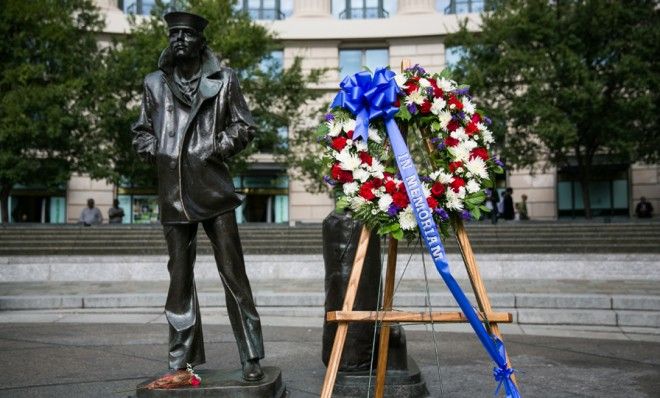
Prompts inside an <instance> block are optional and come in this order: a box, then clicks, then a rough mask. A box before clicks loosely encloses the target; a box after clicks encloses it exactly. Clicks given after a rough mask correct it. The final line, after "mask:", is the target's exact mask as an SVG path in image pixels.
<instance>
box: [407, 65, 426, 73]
mask: <svg viewBox="0 0 660 398" xmlns="http://www.w3.org/2000/svg"><path fill="white" fill-rule="evenodd" d="M405 72H412V73H417V74H419V75H424V74H426V71H425V70H424V68H422V67H421V66H419V64H415V66H411V67H410V68H407V69H405Z"/></svg>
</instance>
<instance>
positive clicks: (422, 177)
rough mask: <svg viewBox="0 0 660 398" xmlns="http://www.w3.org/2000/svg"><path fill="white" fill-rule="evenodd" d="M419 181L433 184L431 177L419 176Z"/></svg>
mask: <svg viewBox="0 0 660 398" xmlns="http://www.w3.org/2000/svg"><path fill="white" fill-rule="evenodd" d="M419 179H420V180H422V181H424V182H432V181H433V179H432V178H431V177H427V176H419Z"/></svg>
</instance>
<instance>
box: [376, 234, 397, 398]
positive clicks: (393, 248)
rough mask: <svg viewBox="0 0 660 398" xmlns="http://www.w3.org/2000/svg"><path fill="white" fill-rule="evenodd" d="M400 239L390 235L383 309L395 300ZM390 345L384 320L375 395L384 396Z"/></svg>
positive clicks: (377, 397)
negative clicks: (395, 280)
mask: <svg viewBox="0 0 660 398" xmlns="http://www.w3.org/2000/svg"><path fill="white" fill-rule="evenodd" d="M398 244H399V241H398V240H396V239H394V238H393V237H391V236H390V241H389V246H388V249H387V269H386V271H385V289H384V293H383V311H389V310H391V309H392V304H393V301H394V279H395V278H396V256H397V251H398V250H397V249H398ZM389 345H390V325H389V323H387V322H383V323H382V324H381V327H380V341H379V344H378V366H377V368H376V369H377V373H376V391H375V395H374V396H375V397H376V398H382V397H383V394H384V393H385V376H386V374H387V355H388V353H389Z"/></svg>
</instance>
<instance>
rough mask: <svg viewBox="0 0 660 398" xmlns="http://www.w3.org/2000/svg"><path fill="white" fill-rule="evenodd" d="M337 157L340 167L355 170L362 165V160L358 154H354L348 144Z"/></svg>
mask: <svg viewBox="0 0 660 398" xmlns="http://www.w3.org/2000/svg"><path fill="white" fill-rule="evenodd" d="M335 159H337V160H338V161H339V167H340V168H341V169H342V170H348V171H353V170H355V169H357V168H358V167H360V164H361V163H362V161H361V160H360V158H359V157H358V156H357V155H356V154H352V153H351V152H350V150H349V149H348V146H347V147H346V148H344V149H343V150H342V151H341V152H340V153H339V155H337V156H335Z"/></svg>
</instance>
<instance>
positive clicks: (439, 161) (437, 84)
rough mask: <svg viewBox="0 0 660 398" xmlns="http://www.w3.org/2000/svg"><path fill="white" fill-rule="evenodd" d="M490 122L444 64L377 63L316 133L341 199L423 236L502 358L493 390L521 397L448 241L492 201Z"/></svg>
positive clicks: (349, 86)
mask: <svg viewBox="0 0 660 398" xmlns="http://www.w3.org/2000/svg"><path fill="white" fill-rule="evenodd" d="M489 125H490V120H489V119H488V118H487V117H486V116H485V115H484V114H483V112H481V111H480V110H478V109H477V107H476V105H475V103H474V102H473V101H472V98H471V97H470V95H469V92H468V88H467V87H463V86H459V85H457V84H456V83H455V82H454V81H452V80H451V79H450V78H449V75H448V73H447V72H443V73H441V74H433V75H431V74H429V73H427V72H426V71H425V70H424V69H423V68H421V67H420V66H418V65H416V66H414V67H412V68H409V69H406V70H405V71H404V73H403V74H396V73H394V72H393V71H391V70H389V69H387V68H378V69H376V71H375V72H374V73H373V75H372V74H371V73H370V72H366V71H365V72H360V73H356V74H355V75H352V76H347V77H346V78H345V79H344V80H343V81H342V82H341V84H340V91H339V93H338V94H337V95H336V96H335V99H334V100H333V102H332V104H331V110H330V113H328V114H327V115H326V122H325V123H324V124H322V125H321V126H320V127H319V129H318V133H319V134H320V139H321V141H322V142H324V143H325V148H326V152H325V161H326V163H327V166H328V172H329V175H328V176H326V178H325V179H326V181H327V182H328V183H330V184H331V185H333V186H334V190H335V193H336V196H337V207H338V208H340V209H350V210H351V211H352V213H353V214H354V215H355V218H356V219H358V220H360V221H363V222H364V224H365V225H366V226H367V227H368V228H370V229H371V230H376V231H378V234H380V235H385V234H391V235H392V236H393V237H395V238H396V239H399V240H400V239H403V238H404V237H405V238H408V239H415V238H416V237H418V236H419V237H421V239H422V240H423V241H424V245H425V246H426V249H427V251H428V253H429V255H430V256H431V258H432V260H433V263H434V265H435V267H436V269H437V271H438V273H439V275H440V277H441V278H442V279H443V281H444V282H445V284H446V285H447V287H448V288H449V291H450V292H451V293H452V295H453V297H454V299H455V300H456V302H457V303H458V305H459V307H460V308H461V311H462V312H463V314H464V315H465V317H466V318H467V320H468V322H469V323H470V326H472V329H473V330H474V332H475V334H476V336H477V337H478V338H479V340H480V342H481V344H482V345H483V347H484V348H485V349H486V352H487V353H488V354H489V356H490V357H491V359H492V360H493V361H494V362H495V367H494V368H493V377H494V378H495V380H496V381H497V382H498V387H497V390H496V394H497V392H498V391H499V389H500V387H501V386H504V389H503V390H504V391H505V394H506V396H507V398H519V397H520V393H519V392H518V389H517V386H516V384H515V382H514V380H513V372H514V370H513V368H512V367H511V366H510V365H509V363H508V360H507V355H506V351H505V348H504V343H503V342H502V341H501V340H500V339H499V338H498V337H497V336H495V335H493V334H491V333H490V332H489V331H488V330H486V327H485V326H484V324H483V322H482V320H481V319H480V317H479V315H478V314H477V312H476V311H475V309H474V307H473V306H472V304H471V303H470V300H469V299H468V298H467V296H466V295H465V293H464V292H463V289H462V288H461V287H460V285H459V284H458V282H457V281H456V279H455V278H454V276H453V275H452V274H451V271H450V268H449V263H448V260H447V256H446V253H445V249H444V246H443V244H442V240H443V237H444V238H446V237H447V236H449V227H450V221H451V220H453V221H455V222H456V223H457V224H458V223H460V222H461V221H460V220H461V219H470V218H473V219H479V218H480V217H481V214H482V212H486V211H489V209H488V207H486V206H485V201H486V200H487V198H488V197H489V196H490V195H489V190H490V189H493V188H494V187H493V185H494V184H493V178H494V175H495V174H496V173H502V172H503V170H502V164H501V163H500V162H499V161H498V160H497V159H496V158H495V157H494V156H493V155H492V154H491V149H490V144H492V143H493V134H492V132H491V131H490V130H489ZM404 136H407V142H406V138H404ZM411 149H412V150H411ZM420 152H421V153H420ZM424 152H426V154H424ZM420 172H421V173H420Z"/></svg>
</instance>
